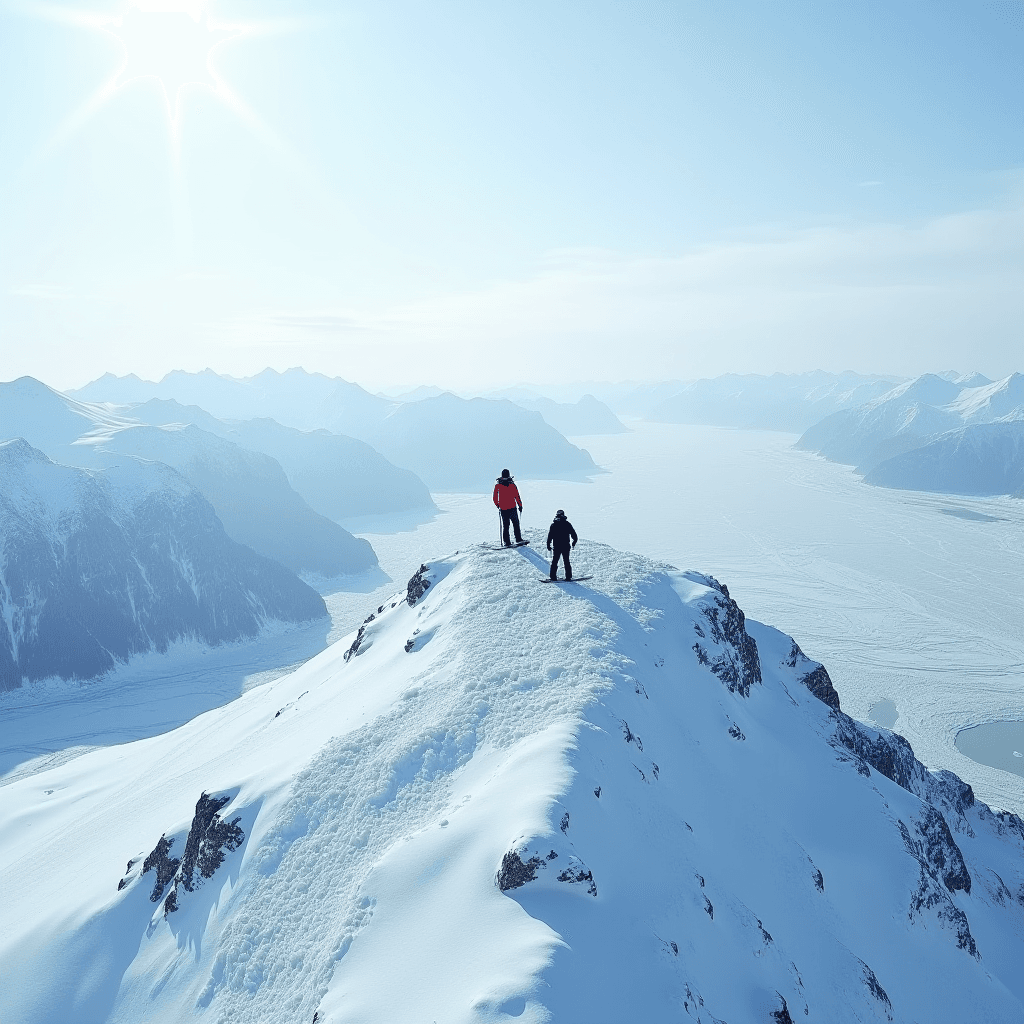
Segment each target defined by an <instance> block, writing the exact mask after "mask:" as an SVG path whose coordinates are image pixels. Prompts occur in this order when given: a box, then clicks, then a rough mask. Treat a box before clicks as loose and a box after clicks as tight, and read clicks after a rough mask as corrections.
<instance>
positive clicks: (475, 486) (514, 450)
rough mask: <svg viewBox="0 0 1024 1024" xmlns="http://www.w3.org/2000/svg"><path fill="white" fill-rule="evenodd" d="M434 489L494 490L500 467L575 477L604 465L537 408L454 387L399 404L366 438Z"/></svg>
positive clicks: (523, 472)
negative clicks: (460, 394)
mask: <svg viewBox="0 0 1024 1024" xmlns="http://www.w3.org/2000/svg"><path fill="white" fill-rule="evenodd" d="M365 439H366V440H367V441H369V443H370V444H371V445H373V447H374V448H376V449H377V451H379V452H381V453H382V454H383V455H385V456H386V457H387V458H388V459H390V460H391V461H392V462H394V463H395V464H396V465H399V466H406V467H407V468H409V469H411V470H413V472H415V473H416V474H417V476H419V477H420V478H421V479H422V480H424V481H425V482H426V484H427V486H428V487H429V488H430V489H431V490H432V491H476V490H487V491H489V490H490V489H491V487H492V486H493V485H494V480H495V477H497V476H498V474H499V473H500V472H501V470H502V468H504V467H506V466H507V467H509V468H510V469H511V470H512V473H513V475H515V476H519V477H535V478H555V479H577V478H581V477H584V476H586V475H587V474H589V473H598V472H600V470H599V469H598V467H597V466H596V465H595V464H594V460H593V459H592V458H591V457H590V453H589V452H587V451H586V450H584V449H582V448H577V447H576V446H575V445H572V444H570V443H569V442H568V441H567V440H566V439H565V438H564V437H562V435H561V434H560V433H558V431H557V430H555V428H554V427H552V426H549V425H548V424H547V423H545V422H544V420H543V418H542V417H541V415H540V413H536V412H530V411H529V410H526V409H521V408H520V407H519V406H518V405H514V404H513V403H512V402H508V401H490V400H488V399H486V398H473V399H468V400H467V399H464V398H457V397H456V396H455V395H452V394H444V395H440V396H438V397H437V398H427V399H424V400H423V401H421V402H410V403H409V404H407V405H401V406H398V408H396V409H395V410H394V411H393V412H392V413H391V414H390V415H389V416H388V417H387V419H385V420H384V421H383V423H381V424H380V426H379V427H378V428H377V429H376V430H375V431H374V432H373V433H371V434H369V435H368V436H367V437H366V438H365Z"/></svg>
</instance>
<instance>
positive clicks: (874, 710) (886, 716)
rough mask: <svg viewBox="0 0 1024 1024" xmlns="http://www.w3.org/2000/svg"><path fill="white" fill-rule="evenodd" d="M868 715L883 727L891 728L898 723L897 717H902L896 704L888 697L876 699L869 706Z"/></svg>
mask: <svg viewBox="0 0 1024 1024" xmlns="http://www.w3.org/2000/svg"><path fill="white" fill-rule="evenodd" d="M868 716H869V717H870V719H871V721H872V722H874V723H875V725H880V726H881V727H882V728H883V729H891V728H892V727H893V726H894V725H895V724H896V719H897V718H899V717H900V713H899V711H898V710H897V709H896V705H895V704H893V702H892V701H891V700H889V698H888V697H886V698H885V699H884V700H879V701H875V703H874V704H872V705H871V707H869V708H868Z"/></svg>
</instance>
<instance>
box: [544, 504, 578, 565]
mask: <svg viewBox="0 0 1024 1024" xmlns="http://www.w3.org/2000/svg"><path fill="white" fill-rule="evenodd" d="M570 538H571V539H572V547H576V541H577V540H579V538H578V537H577V536H576V531H575V530H574V529H573V528H572V523H570V522H569V520H568V519H566V518H565V513H564V512H563V511H562V510H561V509H559V510H558V511H557V512H556V513H555V521H554V522H553V523H552V524H551V526H550V527H548V551H550V550H551V546H552V544H553V545H554V547H555V557H554V558H552V559H551V578H552V579H553V580H556V579H558V560H559V559H560V558H561V559H562V561H563V562H564V563H565V578H566V579H567V580H571V579H572V566H571V565H570V564H569V546H570V545H569V541H570Z"/></svg>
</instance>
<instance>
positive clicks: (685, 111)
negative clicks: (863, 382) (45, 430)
mask: <svg viewBox="0 0 1024 1024" xmlns="http://www.w3.org/2000/svg"><path fill="white" fill-rule="evenodd" d="M1022 43H1024V4H1022V3H1021V2H1020V0H987V2H984V3H978V4H972V5H968V4H964V3H954V2H949V0H943V2H938V3H934V4H930V5H927V6H925V5H921V4H916V3H911V2H909V0H899V2H894V3H891V4H887V5H877V4H868V3H845V4H843V5H841V6H836V5H826V4H821V5H815V6H813V7H812V6H810V5H806V4H800V3H796V2H794V0H786V2H784V3H782V4H779V5H774V6H773V8H772V9H771V10H767V9H765V8H764V7H763V6H762V5H757V4H754V3H752V2H749V0H747V2H736V3H732V4H729V5H721V4H711V3H710V2H706V0H699V2H688V3H667V2H644V3H640V4H632V5H628V7H626V6H624V5H615V4H602V5H594V4H582V3H562V4H558V5H554V6H552V5H545V4H540V3H534V2H527V3H515V4H513V3H508V2H501V3H498V4H491V5H486V7H481V6H479V5H472V4H468V3H459V2H452V3H445V4H441V5H431V8H430V9H429V10H427V9H426V8H424V7H422V6H421V5H415V4H412V3H409V2H396V3H393V4H389V5H379V4H377V5H375V4H369V3H365V2H361V3H355V4H351V5H349V6H347V7H346V8H344V9H343V10H339V9H338V8H337V7H336V6H335V5H328V4H326V3H324V2H318V0H307V2H301V3H292V4H290V5H288V6H287V9H286V10H284V9H282V7H281V6H280V5H272V4H269V3H266V2H264V0H257V2H254V3H248V4H244V5H243V4H241V3H239V2H238V0H210V2H208V3H205V4H204V3H202V0H188V2H186V0H140V2H139V3H138V4H137V5H136V6H133V7H130V8H129V7H127V6H126V5H125V4H124V3H123V0H118V2H111V0H95V2H93V0H89V2H82V3H75V2H72V0H67V2H64V3H61V4H57V5H53V4H50V5H44V4H41V3H33V2H31V0H24V2H18V3H6V4H4V5H3V6H0V123H2V125H3V131H2V132H0V338H2V340H3V357H4V358H3V362H4V373H3V376H4V378H5V379H10V378H13V377H17V376H20V375H22V374H31V375H33V376H36V377H39V378H40V379H43V380H45V381H46V382H47V383H49V384H51V385H53V386H56V387H62V388H69V387H75V386H80V385H82V384H84V383H85V382H86V381H88V380H90V379H92V378H94V377H96V376H99V374H100V373H102V372H103V371H112V372H115V373H119V374H124V373H129V372H134V373H137V374H139V375H140V376H143V377H147V378H151V379H159V378H160V377H161V376H162V375H163V374H164V373H166V372H167V371H169V370H172V369H175V368H182V369H186V370H198V369H202V368H203V367H206V366H210V367H212V368H213V369H215V370H217V371H218V372H221V373H228V374H232V375H235V376H244V375H248V374H252V373H256V372H258V371H259V370H261V369H262V368H263V367H265V366H272V367H275V368H277V369H285V368H287V367H290V366H296V365H302V366H304V367H305V368H306V369H308V370H310V371H320V372H324V373H328V374H331V375H334V374H337V375H341V376H344V377H346V378H348V379H354V380H358V381H360V382H364V383H368V384H383V383H398V384H404V383H409V384H414V383H438V384H442V385H444V386H449V387H474V386H483V385H487V384H492V385H498V384H509V383H514V382H516V381H520V380H531V381H536V382H538V383H547V382H551V383H558V382H564V381H567V380H581V379H605V380H613V379H623V378H633V379H654V378H668V377H681V378H693V377H697V376H709V375H714V374H718V373H722V372H727V371H735V372H773V371H776V370H783V371H803V370H809V369H814V368H819V367H820V368H823V369H829V370H845V369H853V370H856V371H860V372H878V373H882V372H884V373H894V374H901V375H907V376H911V375H916V374H918V373H921V372H924V371H927V370H939V369H948V368H951V367H956V368H958V369H961V370H972V369H978V370H980V371H982V372H984V373H985V374H987V375H988V376H989V377H992V378H998V377H1001V376H1004V375H1006V374H1008V373H1010V372H1011V371H1013V370H1017V369H1020V368H1021V367H1020V365H1019V354H1018V353H1019V351H1020V346H1021V340H1022V337H1021V335H1022V331H1021V326H1022V323H1024V154H1022V148H1024V131H1022V122H1021V113H1020V112H1021V110H1022V109H1024V81H1022V67H1024V65H1022V62H1021V60H1020V54H1021V52H1022Z"/></svg>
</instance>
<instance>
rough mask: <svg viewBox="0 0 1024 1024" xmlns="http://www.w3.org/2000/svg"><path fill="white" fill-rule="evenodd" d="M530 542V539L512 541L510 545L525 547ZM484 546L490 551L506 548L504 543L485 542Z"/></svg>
mask: <svg viewBox="0 0 1024 1024" xmlns="http://www.w3.org/2000/svg"><path fill="white" fill-rule="evenodd" d="M529 543H530V542H529V541H528V540H521V541H516V542H514V543H512V544H511V545H510V547H513V548H524V547H526V545H527V544H529ZM484 547H486V548H487V549H488V550H490V551H504V550H505V545H504V544H485V545H484Z"/></svg>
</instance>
